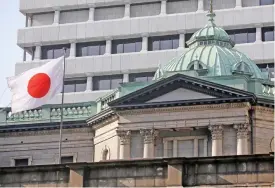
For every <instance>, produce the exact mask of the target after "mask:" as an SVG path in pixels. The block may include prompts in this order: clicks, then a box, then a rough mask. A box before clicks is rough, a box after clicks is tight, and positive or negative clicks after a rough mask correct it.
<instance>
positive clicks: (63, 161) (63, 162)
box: [61, 156, 74, 164]
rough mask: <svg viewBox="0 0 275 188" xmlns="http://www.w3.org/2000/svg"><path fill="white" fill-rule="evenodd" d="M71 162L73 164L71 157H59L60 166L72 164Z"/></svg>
mask: <svg viewBox="0 0 275 188" xmlns="http://www.w3.org/2000/svg"><path fill="white" fill-rule="evenodd" d="M73 162H74V157H73V156H63V157H61V164H65V163H73Z"/></svg>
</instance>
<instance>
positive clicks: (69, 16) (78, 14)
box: [59, 9, 89, 24]
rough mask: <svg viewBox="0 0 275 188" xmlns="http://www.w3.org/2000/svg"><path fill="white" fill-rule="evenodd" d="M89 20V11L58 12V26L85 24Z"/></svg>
mask: <svg viewBox="0 0 275 188" xmlns="http://www.w3.org/2000/svg"><path fill="white" fill-rule="evenodd" d="M88 19H89V9H82V10H81V9H80V10H69V11H61V12H60V20H59V23H60V24H66V23H78V22H86V21H88Z"/></svg>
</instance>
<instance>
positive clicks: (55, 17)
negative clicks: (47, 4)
mask: <svg viewBox="0 0 275 188" xmlns="http://www.w3.org/2000/svg"><path fill="white" fill-rule="evenodd" d="M59 19H60V10H56V11H54V19H53V24H54V25H57V24H59Z"/></svg>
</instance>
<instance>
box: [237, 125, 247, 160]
mask: <svg viewBox="0 0 275 188" xmlns="http://www.w3.org/2000/svg"><path fill="white" fill-rule="evenodd" d="M234 128H235V129H237V155H247V154H248V138H249V136H248V133H249V131H250V127H249V124H247V123H245V124H239V125H234Z"/></svg>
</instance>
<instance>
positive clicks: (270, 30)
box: [262, 27, 274, 41]
mask: <svg viewBox="0 0 275 188" xmlns="http://www.w3.org/2000/svg"><path fill="white" fill-rule="evenodd" d="M262 39H263V41H274V27H263V28H262Z"/></svg>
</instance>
